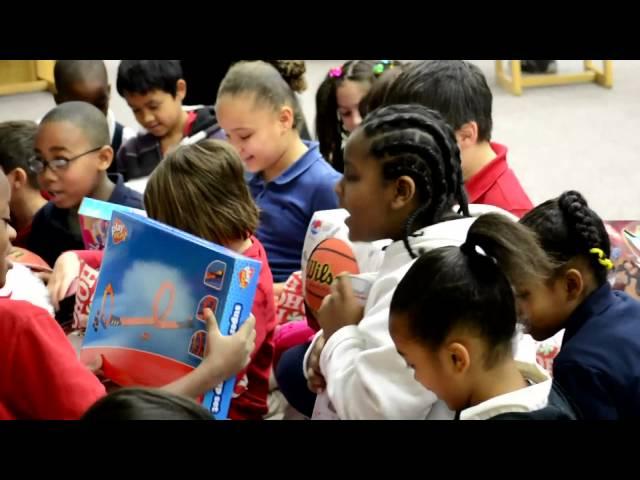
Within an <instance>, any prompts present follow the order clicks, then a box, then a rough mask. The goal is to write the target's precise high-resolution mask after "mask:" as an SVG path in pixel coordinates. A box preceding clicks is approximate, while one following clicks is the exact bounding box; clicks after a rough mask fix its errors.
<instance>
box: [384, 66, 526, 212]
mask: <svg viewBox="0 0 640 480" xmlns="http://www.w3.org/2000/svg"><path fill="white" fill-rule="evenodd" d="M492 101H493V97H492V95H491V90H490V89H489V86H488V85H487V80H486V79H485V78H484V75H483V74H482V71H481V70H480V69H479V68H478V67H477V66H475V65H473V64H471V63H469V62H466V61H463V60H428V61H427V60H421V61H418V62H415V63H414V64H412V65H410V66H409V67H407V69H406V70H405V71H404V72H403V73H402V74H401V75H400V76H399V77H398V78H397V79H396V81H394V82H393V84H392V85H391V86H390V87H389V91H388V93H387V96H386V100H385V105H392V104H394V103H419V104H421V105H424V106H425V107H428V108H432V109H434V110H437V111H438V112H440V114H441V115H442V116H443V117H444V118H445V119H446V120H447V122H448V123H449V125H451V127H452V128H453V129H454V131H455V134H456V140H457V142H458V146H459V147H460V155H461V157H462V175H463V178H464V181H465V187H466V189H467V194H468V196H469V202H471V203H481V204H488V205H495V206H497V207H500V208H503V209H504V210H507V211H509V212H511V213H512V214H514V215H516V216H517V217H521V216H522V215H524V214H525V213H526V212H527V211H529V210H530V209H531V208H533V205H532V204H531V200H529V197H528V196H527V194H526V193H525V192H524V190H523V189H522V186H521V185H520V182H519V181H518V179H517V178H516V176H515V174H514V173H513V171H512V170H511V169H510V168H509V165H508V164H507V148H506V147H505V146H503V145H500V144H498V143H495V142H490V140H491V129H492V124H493V120H492V118H491V103H492Z"/></svg>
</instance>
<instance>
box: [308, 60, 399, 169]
mask: <svg viewBox="0 0 640 480" xmlns="http://www.w3.org/2000/svg"><path fill="white" fill-rule="evenodd" d="M401 65H402V64H401V63H400V62H398V61H396V60H349V61H348V62H346V63H345V64H343V65H342V66H340V67H337V68H332V69H331V70H329V73H327V76H326V77H325V79H324V80H323V81H322V83H321V84H320V86H319V87H318V90H317V92H316V127H315V128H316V136H317V138H318V142H319V143H320V153H322V156H323V157H324V158H325V159H326V160H327V161H328V162H329V163H331V164H332V165H333V166H334V168H335V169H336V170H338V171H340V172H342V171H343V170H344V158H343V152H342V138H343V127H342V122H341V121H340V116H339V115H338V100H337V98H336V92H337V90H338V87H339V86H340V85H342V83H343V82H344V81H345V80H351V81H353V82H360V83H366V84H368V85H373V84H374V82H375V81H376V79H377V78H378V77H380V76H382V75H383V74H384V73H385V72H387V71H389V70H391V69H394V68H395V67H400V66H401Z"/></svg>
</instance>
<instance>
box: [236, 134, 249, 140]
mask: <svg viewBox="0 0 640 480" xmlns="http://www.w3.org/2000/svg"><path fill="white" fill-rule="evenodd" d="M251 135H252V134H249V135H240V137H239V138H240V140H249V139H250V138H251Z"/></svg>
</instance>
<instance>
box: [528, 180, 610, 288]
mask: <svg viewBox="0 0 640 480" xmlns="http://www.w3.org/2000/svg"><path fill="white" fill-rule="evenodd" d="M520 223H522V224H523V225H526V226H527V227H529V228H531V229H532V230H533V231H534V232H535V233H536V234H537V235H538V239H539V240H540V243H541V245H542V247H543V248H544V249H545V251H546V252H547V253H548V254H549V255H550V256H551V257H552V258H553V259H555V260H556V262H558V263H559V264H564V263H566V262H568V261H569V260H571V259H572V258H574V257H582V258H585V259H586V260H587V261H588V262H589V265H590V267H591V270H592V271H593V274H594V276H595V279H596V281H597V282H598V285H602V284H604V283H605V282H606V281H607V272H608V270H607V267H605V266H604V265H602V264H601V263H600V262H599V257H598V255H596V254H592V253H589V250H591V249H592V248H599V249H601V250H602V251H603V252H604V254H605V255H606V257H607V258H609V256H610V255H611V243H610V241H609V235H608V234H607V230H606V228H605V226H604V223H603V221H602V219H601V218H600V217H599V216H598V214H597V213H596V212H594V211H593V210H591V209H590V208H589V205H588V204H587V201H586V200H585V199H584V197H583V196H582V194H580V193H579V192H576V191H574V190H570V191H567V192H564V193H563V194H562V195H560V196H559V197H557V198H554V199H552V200H547V201H546V202H544V203H542V204H540V205H538V206H537V207H536V208H534V209H533V210H531V211H529V212H528V213H527V214H526V215H525V216H524V217H522V218H521V219H520Z"/></svg>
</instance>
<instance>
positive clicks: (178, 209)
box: [144, 140, 259, 245]
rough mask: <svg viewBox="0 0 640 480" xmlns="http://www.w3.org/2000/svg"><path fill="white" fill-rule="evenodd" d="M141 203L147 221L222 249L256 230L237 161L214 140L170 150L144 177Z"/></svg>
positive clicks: (228, 147)
mask: <svg viewBox="0 0 640 480" xmlns="http://www.w3.org/2000/svg"><path fill="white" fill-rule="evenodd" d="M144 205H145V209H146V210H147V213H148V214H149V216H150V217H151V218H153V219H156V220H159V221H161V222H164V223H166V224H167V225H171V226H172V227H175V228H178V229H180V230H183V231H185V232H188V233H191V234H193V235H196V236H198V237H200V238H204V239H205V240H209V241H212V242H215V243H218V244H222V245H224V244H228V243H230V242H232V241H236V240H245V239H247V238H249V237H250V236H251V235H252V234H253V233H254V232H255V231H256V229H257V228H258V221H259V217H258V207H257V206H256V204H255V202H254V201H253V199H252V198H251V194H250V193H249V189H248V188H247V185H246V183H245V180H244V170H243V167H242V162H241V160H240V157H239V156H238V154H237V153H236V151H235V150H234V149H233V147H231V145H229V144H228V143H226V142H222V141H219V140H203V141H201V142H198V143H195V144H192V145H182V146H179V147H177V148H176V149H174V150H172V151H170V152H169V153H168V154H167V156H166V157H165V159H164V160H163V161H162V162H160V164H159V165H158V167H157V168H156V169H155V170H154V172H153V174H152V175H151V177H150V178H149V182H148V183H147V187H146V190H145V192H144Z"/></svg>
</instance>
